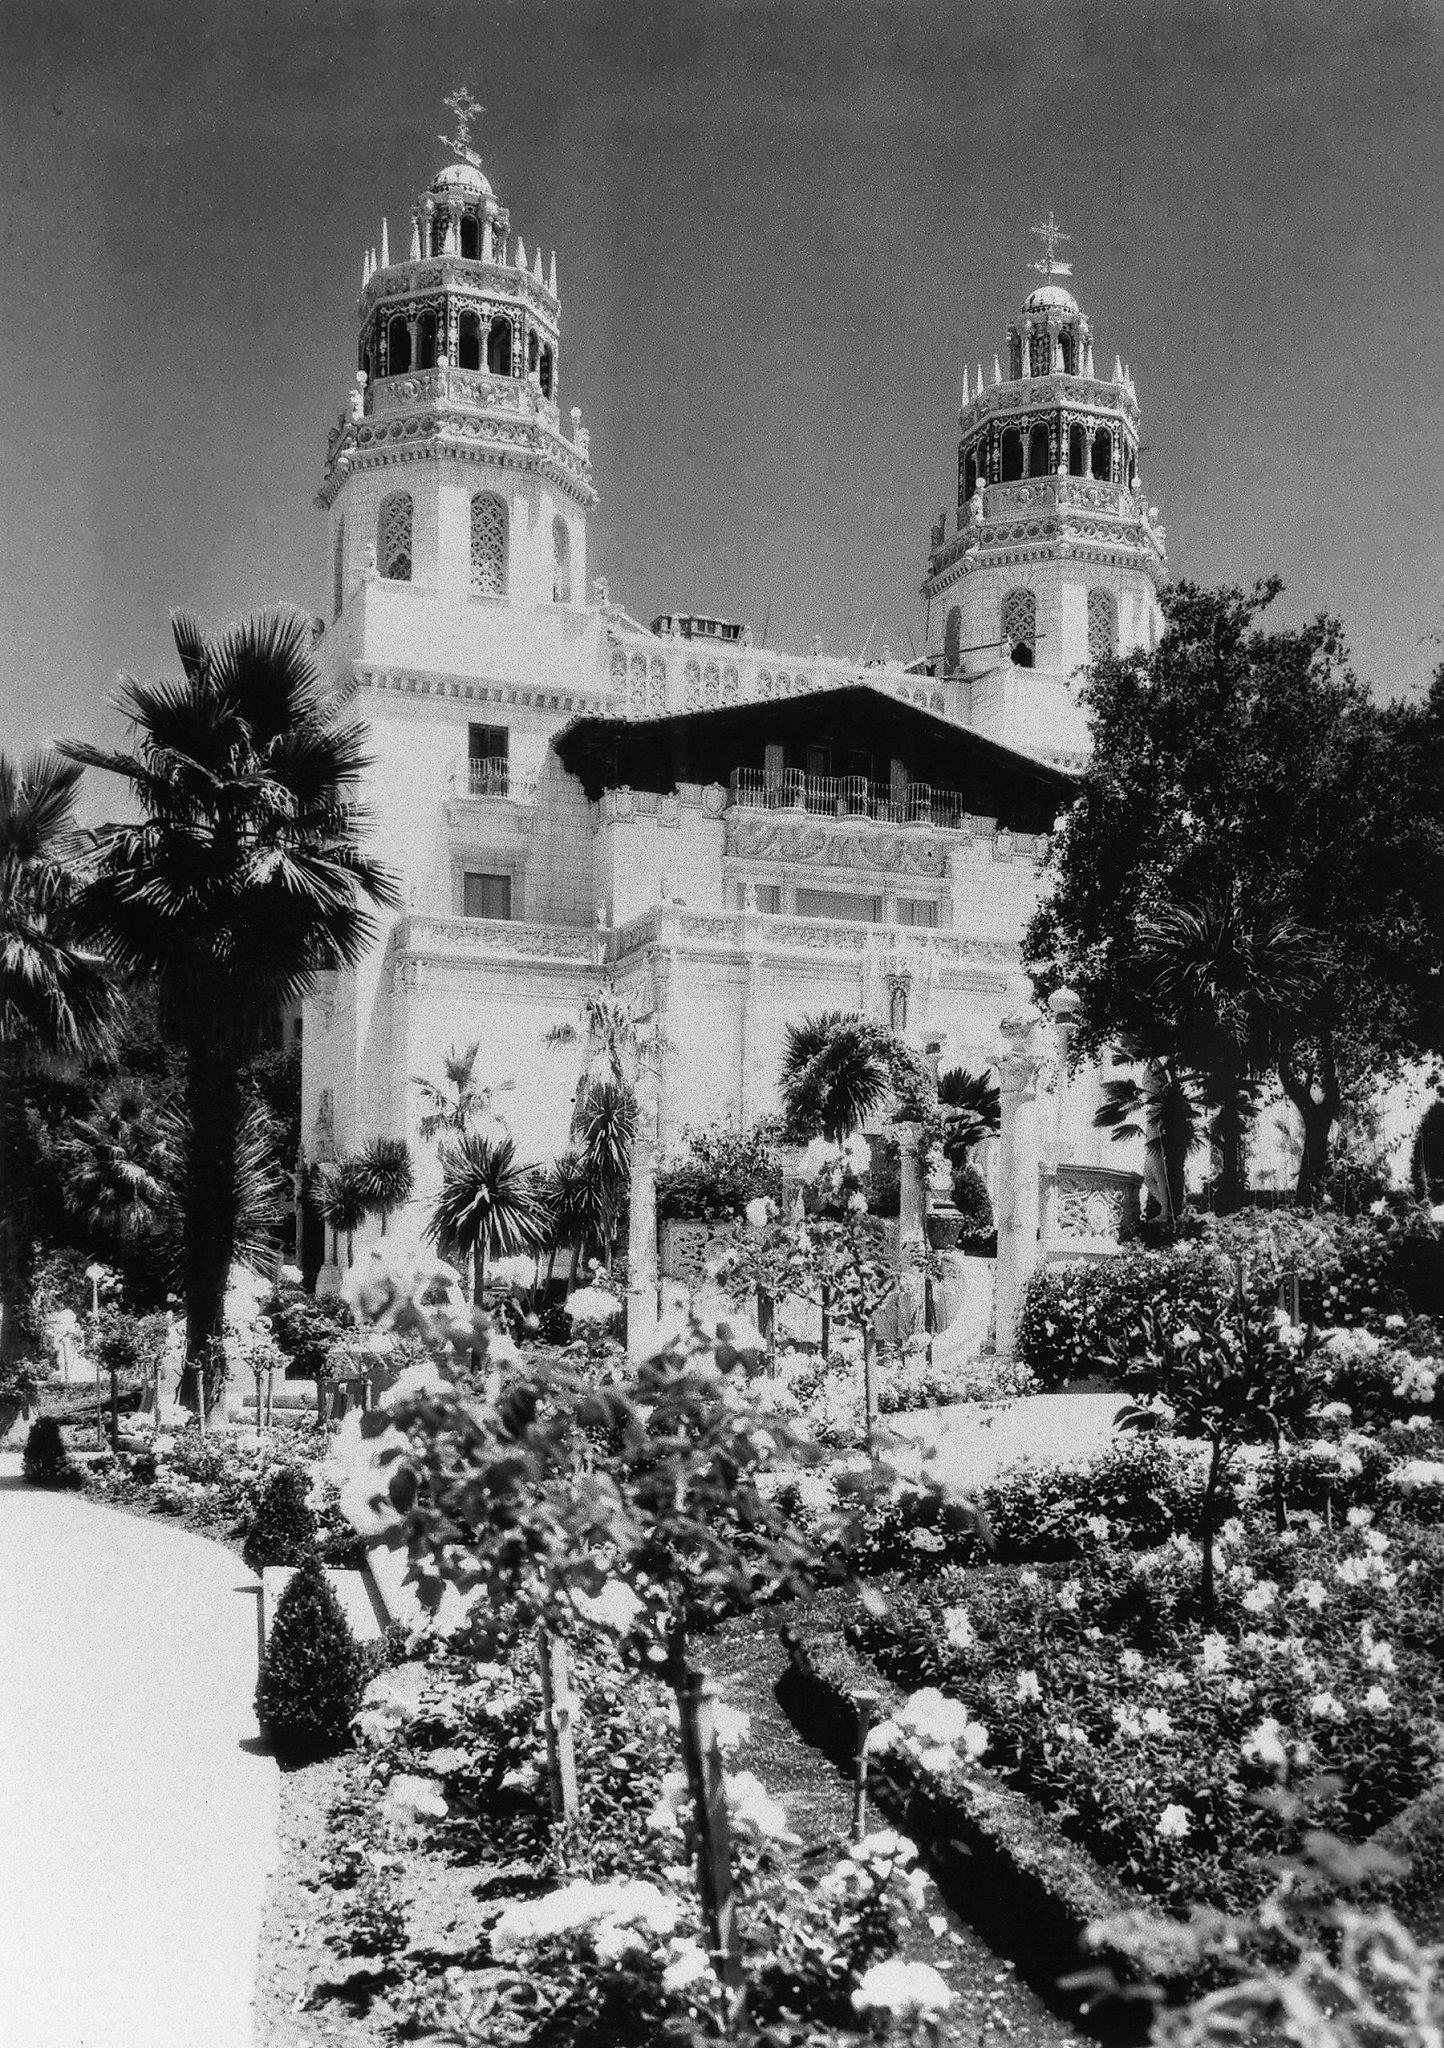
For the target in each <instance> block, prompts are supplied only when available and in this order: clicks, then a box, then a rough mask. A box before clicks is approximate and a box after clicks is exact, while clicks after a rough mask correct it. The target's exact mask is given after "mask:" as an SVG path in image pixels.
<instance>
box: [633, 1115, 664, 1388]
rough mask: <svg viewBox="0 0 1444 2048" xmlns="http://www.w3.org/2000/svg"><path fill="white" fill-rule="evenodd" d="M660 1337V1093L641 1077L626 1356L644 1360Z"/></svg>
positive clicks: (634, 1143)
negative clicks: (658, 1123)
mask: <svg viewBox="0 0 1444 2048" xmlns="http://www.w3.org/2000/svg"><path fill="white" fill-rule="evenodd" d="M656 1337H657V1089H656V1083H655V1081H654V1080H653V1079H652V1078H651V1077H650V1076H648V1075H645V1074H644V1075H643V1076H642V1079H641V1082H640V1085H639V1086H638V1089H637V1120H636V1125H635V1128H634V1130H633V1132H632V1183H631V1198H630V1205H629V1209H628V1217H627V1357H628V1359H629V1360H630V1361H631V1363H632V1364H633V1365H636V1364H638V1363H639V1362H640V1361H641V1360H642V1359H644V1358H646V1357H647V1356H648V1354H649V1353H650V1351H651V1350H652V1347H653V1345H654V1343H655V1342H656Z"/></svg>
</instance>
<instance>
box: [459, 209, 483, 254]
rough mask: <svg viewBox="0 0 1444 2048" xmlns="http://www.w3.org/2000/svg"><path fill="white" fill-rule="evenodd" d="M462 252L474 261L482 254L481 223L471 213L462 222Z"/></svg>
mask: <svg viewBox="0 0 1444 2048" xmlns="http://www.w3.org/2000/svg"><path fill="white" fill-rule="evenodd" d="M461 253H462V255H463V256H465V257H467V258H468V259H469V261H471V262H472V263H475V261H476V259H477V257H478V256H479V255H480V254H481V223H480V222H479V221H477V220H475V219H474V218H473V217H472V216H471V215H470V214H467V215H465V216H464V218H463V220H462V223H461Z"/></svg>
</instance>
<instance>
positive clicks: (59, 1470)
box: [21, 1415, 81, 1486]
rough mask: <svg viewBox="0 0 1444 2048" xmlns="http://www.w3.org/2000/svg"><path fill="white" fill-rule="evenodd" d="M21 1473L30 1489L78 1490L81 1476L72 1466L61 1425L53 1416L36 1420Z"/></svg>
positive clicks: (39, 1417)
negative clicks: (71, 1487)
mask: <svg viewBox="0 0 1444 2048" xmlns="http://www.w3.org/2000/svg"><path fill="white" fill-rule="evenodd" d="M21 1470H22V1471H23V1472H24V1474H25V1477H26V1479H27V1480H28V1481H29V1483H30V1485H31V1486H79V1485H80V1483H81V1480H80V1474H79V1473H78V1472H77V1471H76V1469H75V1467H74V1466H73V1465H72V1464H71V1462H70V1453H69V1451H67V1450H66V1448H65V1438H64V1437H63V1436H62V1435H61V1433H60V1424H59V1423H58V1422H57V1421H56V1419H55V1417H54V1416H53V1415H40V1416H37V1417H36V1419H35V1421H34V1422H32V1423H31V1425H30V1432H29V1434H28V1436H27V1437H26V1439H25V1450H24V1454H23V1456H22V1458H21Z"/></svg>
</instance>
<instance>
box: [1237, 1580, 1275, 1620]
mask: <svg viewBox="0 0 1444 2048" xmlns="http://www.w3.org/2000/svg"><path fill="white" fill-rule="evenodd" d="M1278 1591H1279V1589H1278V1587H1277V1586H1276V1585H1275V1584H1274V1582H1273V1580H1272V1579H1260V1580H1259V1582H1258V1584H1257V1585H1256V1586H1250V1587H1249V1589H1248V1591H1247V1592H1246V1593H1245V1594H1244V1596H1243V1604H1244V1608H1245V1610H1246V1611H1247V1612H1248V1613H1249V1614H1267V1613H1268V1611H1269V1609H1270V1608H1271V1607H1272V1606H1273V1604H1274V1601H1275V1600H1276V1599H1277V1598H1278Z"/></svg>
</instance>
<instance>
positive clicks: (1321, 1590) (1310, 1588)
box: [1293, 1579, 1329, 1614]
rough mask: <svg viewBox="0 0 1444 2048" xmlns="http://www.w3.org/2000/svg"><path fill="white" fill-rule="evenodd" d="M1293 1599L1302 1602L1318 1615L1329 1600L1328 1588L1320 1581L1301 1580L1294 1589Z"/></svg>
mask: <svg viewBox="0 0 1444 2048" xmlns="http://www.w3.org/2000/svg"><path fill="white" fill-rule="evenodd" d="M1293 1597H1294V1598H1295V1600H1302V1601H1303V1603H1304V1605H1305V1607H1307V1608H1309V1609H1311V1610H1312V1612H1313V1613H1315V1614H1317V1613H1318V1612H1319V1610H1320V1608H1321V1607H1323V1606H1324V1604H1325V1602H1326V1601H1327V1600H1328V1597H1329V1593H1328V1588H1327V1587H1326V1586H1325V1585H1323V1584H1322V1582H1321V1581H1320V1580H1318V1579H1301V1580H1300V1581H1299V1583H1298V1585H1296V1586H1295V1587H1294V1594H1293Z"/></svg>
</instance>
